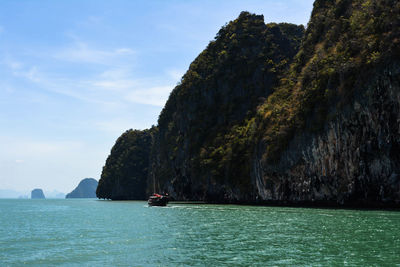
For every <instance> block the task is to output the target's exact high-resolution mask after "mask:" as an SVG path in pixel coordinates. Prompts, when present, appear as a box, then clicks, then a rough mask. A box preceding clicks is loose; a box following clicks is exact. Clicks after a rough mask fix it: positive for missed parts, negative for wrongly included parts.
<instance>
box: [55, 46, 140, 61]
mask: <svg viewBox="0 0 400 267" xmlns="http://www.w3.org/2000/svg"><path fill="white" fill-rule="evenodd" d="M134 55H135V51H134V50H132V49H130V48H125V47H122V48H116V49H112V50H102V49H97V48H93V47H90V46H89V45H88V44H87V43H85V42H82V41H75V43H73V44H72V45H71V46H69V47H67V48H64V49H61V50H60V51H58V52H56V53H55V54H54V58H56V59H58V60H63V61H70V62H77V63H91V64H102V65H113V64H117V63H118V61H119V60H118V58H120V57H127V56H130V57H132V56H134Z"/></svg>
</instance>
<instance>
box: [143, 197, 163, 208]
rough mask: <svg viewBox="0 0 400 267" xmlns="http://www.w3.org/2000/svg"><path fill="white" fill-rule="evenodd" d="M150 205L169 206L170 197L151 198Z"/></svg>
mask: <svg viewBox="0 0 400 267" xmlns="http://www.w3.org/2000/svg"><path fill="white" fill-rule="evenodd" d="M147 203H148V204H149V206H160V207H163V206H167V203H168V198H166V197H161V198H151V197H150V199H149V200H148V201H147Z"/></svg>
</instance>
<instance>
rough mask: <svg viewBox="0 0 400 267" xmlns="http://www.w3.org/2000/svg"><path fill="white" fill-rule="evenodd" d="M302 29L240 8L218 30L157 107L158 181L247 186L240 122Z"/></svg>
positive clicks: (245, 138) (246, 147)
mask: <svg viewBox="0 0 400 267" xmlns="http://www.w3.org/2000/svg"><path fill="white" fill-rule="evenodd" d="M303 33H304V28H303V26H297V25H292V24H286V23H284V24H275V23H271V24H267V25H266V24H265V23H264V18H263V16H257V15H253V14H250V13H248V12H242V13H241V14H240V16H239V17H238V18H237V19H236V20H234V21H231V22H230V23H228V24H227V25H226V26H224V27H223V28H222V29H221V30H220V31H219V32H218V34H217V36H216V38H215V40H214V41H212V42H210V44H209V45H208V46H207V48H206V49H205V50H204V51H203V52H202V53H201V54H200V55H199V56H198V57H197V58H196V59H195V60H194V61H193V63H192V64H191V65H190V68H189V70H188V71H187V72H186V74H185V75H184V76H183V78H182V81H181V83H180V84H179V85H178V86H177V87H176V88H175V89H174V90H173V92H172V93H171V95H170V97H169V99H168V101H167V103H166V105H165V107H164V109H163V111H162V112H161V114H160V117H159V120H158V123H159V144H160V146H159V153H160V155H159V161H158V163H157V165H156V167H157V169H156V170H155V172H156V174H155V176H156V177H157V179H158V181H159V182H160V183H161V184H165V183H166V182H168V181H171V182H172V183H175V184H180V185H182V184H187V187H190V185H191V184H194V183H199V184H202V185H203V186H204V188H207V183H214V182H218V183H229V182H231V183H233V184H235V185H237V186H239V187H241V188H243V187H246V188H248V187H249V186H250V185H249V181H250V179H249V174H250V168H249V155H250V154H251V143H250V141H251V140H250V139H249V133H250V131H251V129H252V127H249V126H248V125H247V124H248V123H249V122H250V121H251V118H252V117H253V116H254V114H255V112H256V107H257V105H259V104H261V103H263V101H264V100H265V99H264V98H265V97H267V96H268V95H269V94H270V93H271V92H272V88H273V87H274V86H275V85H276V84H277V83H278V81H279V78H280V75H281V74H282V72H283V71H284V70H286V69H287V67H288V65H289V63H290V62H291V60H292V58H293V56H294V55H295V54H296V52H297V51H298V48H299V46H300V40H301V39H302V36H303ZM183 187H185V186H183ZM181 190H184V189H181ZM205 190H206V189H205ZM205 190H200V191H201V192H189V191H190V190H188V192H186V193H185V194H186V195H193V194H199V195H204V193H205V192H204V191H205ZM184 191H185V190H184Z"/></svg>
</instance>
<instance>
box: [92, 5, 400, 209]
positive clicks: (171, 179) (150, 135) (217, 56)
mask: <svg viewBox="0 0 400 267" xmlns="http://www.w3.org/2000/svg"><path fill="white" fill-rule="evenodd" d="M399 14H400V2H396V1H392V0H317V1H316V2H315V3H314V10H313V12H312V16H311V20H310V22H309V24H308V26H307V30H306V31H305V32H304V27H303V26H297V25H292V24H286V23H281V24H276V23H270V24H265V23H264V18H263V16H257V15H254V14H250V13H248V12H242V13H241V14H240V16H239V17H238V18H237V19H236V20H234V21H231V22H229V23H228V24H226V25H225V26H224V27H222V29H221V30H220V31H219V32H218V34H217V36H216V38H215V40H213V41H211V42H210V43H209V45H208V46H207V48H206V49H205V50H204V51H203V52H202V53H200V55H199V56H198V57H197V58H196V59H195V60H194V61H193V63H192V64H191V65H190V68H189V70H188V71H187V72H186V74H185V75H184V76H183V78H182V80H181V82H180V83H179V84H178V85H177V86H176V87H175V89H174V90H173V91H172V92H171V95H170V97H169V99H168V101H167V103H166V105H165V107H164V109H163V110H162V112H161V114H160V116H159V120H158V128H152V129H151V130H146V131H132V130H130V131H127V132H126V133H124V134H123V135H122V136H121V137H120V138H119V139H118V140H117V143H116V144H115V146H114V147H113V149H112V151H111V155H110V156H109V158H108V159H107V162H106V166H105V167H104V169H103V173H102V178H101V180H100V182H99V186H98V189H97V196H98V197H100V198H111V199H143V198H144V197H145V189H144V188H145V187H146V179H149V181H151V182H150V183H149V184H148V186H147V192H148V193H151V192H152V191H153V190H157V191H158V192H163V191H169V192H170V193H172V194H173V195H174V196H176V197H177V198H179V199H193V200H200V199H201V200H209V201H218V202H223V201H235V200H237V201H246V200H249V201H254V200H255V199H256V197H257V193H256V190H255V187H254V180H255V179H252V178H254V175H255V174H254V172H256V170H255V169H254V165H253V163H254V162H255V161H256V160H257V159H259V158H261V159H262V162H261V165H262V166H263V167H265V166H269V168H270V169H273V171H272V172H274V170H275V169H276V166H278V163H279V160H280V159H281V155H282V152H283V151H285V149H286V148H287V146H288V144H289V143H290V142H291V141H292V140H293V138H294V137H295V135H297V134H301V133H304V132H308V133H312V134H316V133H319V132H320V131H321V130H323V129H324V127H326V125H327V122H328V121H329V120H330V119H332V118H335V116H336V115H337V114H338V113H339V112H340V111H341V110H342V109H344V108H345V107H349V104H350V103H353V100H354V99H355V97H357V96H358V95H359V94H361V93H363V89H364V88H363V86H364V85H365V84H367V83H366V81H367V80H368V79H369V77H372V76H373V75H375V74H376V73H377V70H379V69H383V66H385V65H386V64H389V63H391V62H394V60H398V59H400V31H399V29H400V15H399ZM274 164H275V165H274ZM272 176H273V178H271V179H275V178H276V177H278V176H277V175H275V176H274V174H272V175H271V177H272ZM276 179H280V178H279V177H278V178H276ZM268 182H270V184H271V185H272V184H273V183H272V182H271V181H267V183H268ZM283 182H284V183H285V184H286V185H288V184H289V183H291V181H283ZM283 182H282V183H283ZM271 187H272V186H271Z"/></svg>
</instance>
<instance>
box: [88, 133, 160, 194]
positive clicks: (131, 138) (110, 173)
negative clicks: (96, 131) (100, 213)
mask: <svg viewBox="0 0 400 267" xmlns="http://www.w3.org/2000/svg"><path fill="white" fill-rule="evenodd" d="M153 131H155V129H154V128H152V129H150V130H144V131H139V130H128V131H126V132H125V133H123V134H122V135H121V136H120V137H119V138H118V140H117V141H116V143H115V145H114V147H113V148H112V150H111V154H110V156H108V158H107V161H106V165H105V166H104V167H103V172H102V174H101V179H100V181H99V185H98V187H97V191H96V195H97V197H98V198H106V199H113V200H125V199H133V200H142V199H146V186H147V176H148V167H149V156H150V149H151V145H152V134H153Z"/></svg>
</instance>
